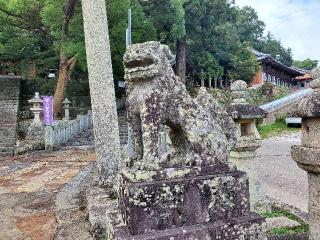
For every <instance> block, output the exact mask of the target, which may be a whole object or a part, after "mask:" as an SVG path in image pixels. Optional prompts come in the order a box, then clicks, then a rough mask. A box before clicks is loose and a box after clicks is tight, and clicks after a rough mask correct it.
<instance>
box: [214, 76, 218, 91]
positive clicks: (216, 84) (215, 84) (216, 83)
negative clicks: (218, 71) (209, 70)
mask: <svg viewBox="0 0 320 240" xmlns="http://www.w3.org/2000/svg"><path fill="white" fill-rule="evenodd" d="M217 87H218V79H217V78H216V77H215V78H214V88H217Z"/></svg>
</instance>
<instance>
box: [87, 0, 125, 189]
mask: <svg viewBox="0 0 320 240" xmlns="http://www.w3.org/2000/svg"><path fill="white" fill-rule="evenodd" d="M81 2H82V12H83V22H84V32H85V42H86V53H87V63H88V72H89V84H90V95H91V103H92V114H93V125H94V135H95V146H96V153H97V166H98V171H99V179H100V184H101V185H105V186H109V187H113V186H114V183H115V178H116V175H117V173H119V171H120V169H121V157H120V140H119V127H118V121H117V110H116V98H115V91H114V81H113V74H112V62H111V52H110V41H109V30H108V20H107V13H106V3H105V1H104V0H82V1H81Z"/></svg>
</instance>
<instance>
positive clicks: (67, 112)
mask: <svg viewBox="0 0 320 240" xmlns="http://www.w3.org/2000/svg"><path fill="white" fill-rule="evenodd" d="M70 103H71V102H70V101H69V100H68V98H66V99H65V100H64V101H63V102H62V104H63V108H64V118H63V120H67V121H68V120H70Z"/></svg>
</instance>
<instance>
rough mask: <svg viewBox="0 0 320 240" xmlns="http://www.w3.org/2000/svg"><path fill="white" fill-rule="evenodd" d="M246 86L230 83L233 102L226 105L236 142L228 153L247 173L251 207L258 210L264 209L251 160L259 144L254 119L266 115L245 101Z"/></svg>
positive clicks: (236, 164)
mask: <svg viewBox="0 0 320 240" xmlns="http://www.w3.org/2000/svg"><path fill="white" fill-rule="evenodd" d="M247 87H248V86H247V83H246V82H244V81H242V80H238V81H235V82H233V83H232V84H231V91H232V96H233V102H232V103H231V105H230V106H228V107H227V112H228V113H229V115H230V116H231V117H232V118H233V120H234V122H235V124H236V129H237V130H236V138H237V144H236V145H235V147H234V148H233V150H232V152H231V154H230V156H231V159H230V160H231V162H232V164H233V165H235V166H237V167H238V168H239V170H241V171H244V172H246V173H247V174H248V175H249V179H250V196H251V205H252V209H253V210H256V211H260V210H265V209H260V207H262V205H261V204H260V202H261V200H262V199H263V198H264V196H263V194H262V190H261V187H260V185H261V184H260V182H259V181H258V177H257V176H256V171H255V169H252V165H253V164H252V161H253V160H254V158H255V157H256V150H257V149H258V148H259V147H260V146H261V137H260V134H259V132H258V130H257V127H256V120H257V119H262V118H264V117H266V115H267V113H266V112H265V111H264V110H262V109H261V108H259V107H256V106H253V105H250V104H249V103H247V101H246V90H247Z"/></svg>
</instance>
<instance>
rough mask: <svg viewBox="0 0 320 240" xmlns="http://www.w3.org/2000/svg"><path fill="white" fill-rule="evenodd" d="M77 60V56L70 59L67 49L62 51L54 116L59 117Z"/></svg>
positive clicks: (54, 102) (54, 99)
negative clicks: (66, 52)
mask: <svg viewBox="0 0 320 240" xmlns="http://www.w3.org/2000/svg"><path fill="white" fill-rule="evenodd" d="M76 62H77V59H76V57H73V58H71V59H69V60H68V58H67V56H66V54H65V51H64V50H63V49H61V51H60V65H59V78H58V82H57V87H56V90H55V92H54V97H53V112H54V116H55V117H57V116H58V114H59V113H61V103H62V102H63V100H64V98H65V94H66V89H67V84H68V81H69V79H70V76H71V73H72V70H73V69H74V66H75V64H76Z"/></svg>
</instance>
